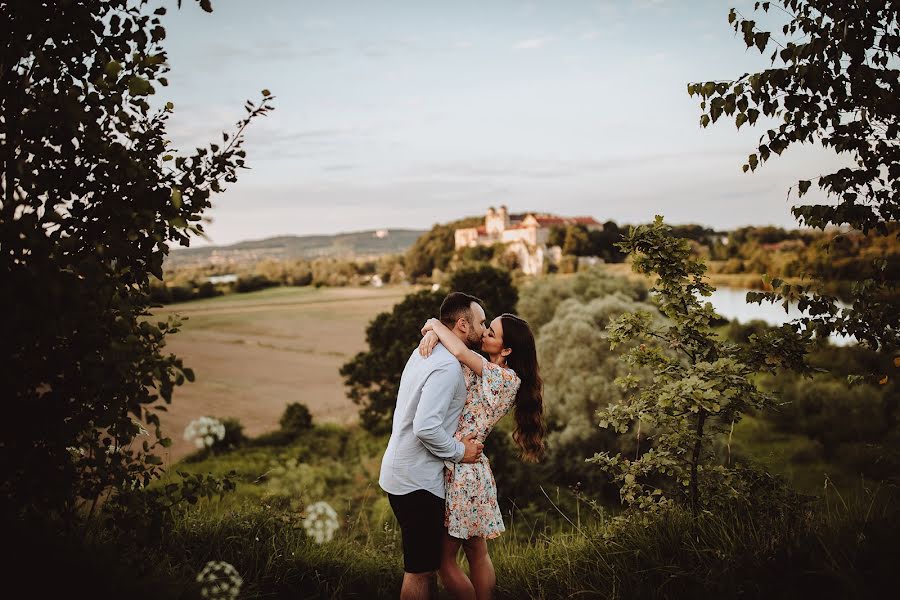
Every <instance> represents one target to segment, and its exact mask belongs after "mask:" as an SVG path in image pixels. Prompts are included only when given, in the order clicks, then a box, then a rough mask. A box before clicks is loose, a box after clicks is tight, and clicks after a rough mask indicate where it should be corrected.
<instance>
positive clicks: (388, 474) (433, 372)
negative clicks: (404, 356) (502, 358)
mask: <svg viewBox="0 0 900 600" xmlns="http://www.w3.org/2000/svg"><path fill="white" fill-rule="evenodd" d="M465 402H466V382H465V379H464V378H463V372H462V367H461V366H460V364H459V361H458V360H457V359H456V357H455V356H453V355H452V354H451V353H450V351H448V350H447V349H446V348H444V346H443V345H442V344H438V345H437V346H435V348H434V352H432V353H431V356H429V357H428V358H423V357H422V356H421V355H420V354H419V351H418V349H416V350H414V351H413V353H412V355H411V356H410V357H409V360H408V361H407V362H406V367H404V369H403V375H402V376H401V378H400V391H399V392H398V394H397V406H396V408H395V409H394V422H393V427H392V429H391V439H390V441H388V446H387V450H386V451H385V453H384V458H383V459H382V461H381V475H380V477H379V479H378V484H379V485H380V486H381V489H383V490H384V491H386V492H388V493H389V494H394V495H397V496H399V495H403V494H408V493H410V492H414V491H416V490H427V491H429V492H431V493H432V494H434V495H435V496H438V497H440V498H443V497H444V461H445V460H448V461H451V462H459V461H460V460H462V458H463V455H464V454H465V450H466V448H465V445H464V444H463V443H462V442H460V441H459V440H457V439H456V438H454V437H453V434H454V433H456V427H457V424H458V421H459V415H460V414H461V413H462V409H463V405H464V404H465Z"/></svg>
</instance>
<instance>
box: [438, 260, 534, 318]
mask: <svg viewBox="0 0 900 600" xmlns="http://www.w3.org/2000/svg"><path fill="white" fill-rule="evenodd" d="M446 287H447V288H448V290H450V291H454V292H465V293H466V294H471V295H473V296H475V297H476V298H481V300H483V301H484V311H485V313H486V314H487V315H488V319H491V318H492V317H496V316H498V315H501V314H503V313H511V312H513V311H514V310H515V308H516V303H517V302H518V301H519V292H518V290H517V289H516V286H515V285H513V281H512V277H511V276H510V274H509V271H507V270H506V269H498V268H496V267H492V266H490V265H486V264H476V265H467V266H463V267H461V268H460V269H458V270H457V271H454V272H453V274H452V275H451V276H450V279H449V280H448V281H447V286H446ZM432 316H437V314H434V315H432Z"/></svg>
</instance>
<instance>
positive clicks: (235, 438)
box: [213, 417, 247, 450]
mask: <svg viewBox="0 0 900 600" xmlns="http://www.w3.org/2000/svg"><path fill="white" fill-rule="evenodd" d="M222 425H223V426H224V427H225V435H224V436H223V437H222V439H221V440H217V441H216V442H215V443H214V444H213V449H214V450H225V449H231V448H237V447H238V446H242V445H243V444H244V443H246V441H247V436H246V435H244V425H243V424H242V423H241V422H240V420H238V419H236V418H234V417H226V418H224V419H222Z"/></svg>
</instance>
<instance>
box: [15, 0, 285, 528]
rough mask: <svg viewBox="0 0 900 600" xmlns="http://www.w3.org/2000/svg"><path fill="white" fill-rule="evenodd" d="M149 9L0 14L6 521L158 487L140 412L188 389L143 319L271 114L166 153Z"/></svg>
mask: <svg viewBox="0 0 900 600" xmlns="http://www.w3.org/2000/svg"><path fill="white" fill-rule="evenodd" d="M144 4H145V3H143V2H137V1H130V0H112V1H100V0H87V1H84V2H78V3H66V4H65V6H60V5H58V3H40V2H25V1H17V2H10V3H3V4H2V5H0V16H2V20H3V22H4V23H5V24H6V25H5V30H6V38H5V39H6V42H3V48H4V50H3V52H4V59H3V61H2V64H3V67H2V68H3V69H4V72H3V76H2V78H0V89H2V93H0V115H2V121H0V132H2V135H0V139H2V142H0V144H2V145H0V172H2V174H3V179H2V200H0V202H2V208H0V246H2V248H3V253H2V256H0V277H2V279H3V282H4V284H3V286H2V290H3V291H2V305H3V306H4V309H5V314H6V316H7V326H6V327H5V329H4V334H3V337H4V347H5V348H6V355H5V360H4V361H3V366H2V367H0V369H2V370H0V379H2V381H3V382H4V386H5V393H6V399H7V408H8V413H7V415H6V418H5V419H4V421H3V423H4V424H3V425H2V429H0V439H2V443H0V470H2V472H3V474H4V475H3V480H2V484H0V504H2V505H3V510H4V512H5V513H6V512H12V513H22V512H34V513H36V514H42V515H49V514H53V513H55V514H60V515H68V516H74V514H75V513H76V511H77V509H78V507H80V506H83V505H85V504H88V505H90V506H92V507H93V506H96V504H97V502H98V500H99V499H100V497H101V496H103V495H104V494H105V493H106V492H107V491H109V490H110V489H122V487H123V486H131V485H132V484H133V483H139V484H145V483H147V482H148V481H149V480H151V479H152V478H153V477H156V476H157V475H158V474H159V470H160V466H159V465H160V464H161V459H160V458H159V457H158V456H157V455H156V454H154V452H155V451H156V450H157V448H158V447H159V446H168V445H169V443H170V442H169V440H168V439H167V438H165V437H164V436H163V434H162V433H161V432H160V430H159V419H158V417H157V416H156V414H155V413H154V412H153V408H154V407H153V405H154V404H156V403H157V401H158V400H159V399H160V398H162V400H163V401H164V402H165V403H169V402H170V401H171V399H172V391H173V389H174V387H175V386H177V385H180V384H182V383H183V382H184V381H185V380H191V379H193V373H192V372H191V370H190V369H187V368H185V367H184V366H183V364H182V362H181V360H180V359H178V358H177V357H175V356H173V355H171V354H170V355H165V354H163V351H162V348H163V345H164V343H165V337H166V335H167V334H169V333H174V332H176V331H177V330H178V326H177V323H176V322H174V321H170V322H168V323H166V322H154V321H150V320H147V319H145V318H143V317H145V316H146V315H147V314H148V308H149V307H150V304H151V300H150V297H149V291H150V278H151V276H155V277H157V278H161V277H162V276H163V273H162V263H163V259H164V257H165V256H166V254H167V253H168V251H169V245H170V244H171V243H178V244H181V245H185V246H186V245H188V244H189V242H190V236H191V234H202V231H203V227H202V225H201V224H200V223H199V221H200V220H201V217H202V215H203V212H204V210H205V209H206V208H208V207H209V206H210V196H211V194H212V193H217V192H220V191H222V190H223V185H224V184H227V183H233V182H235V181H236V174H237V171H238V169H240V168H244V156H245V154H244V151H243V150H242V143H243V132H244V130H245V128H246V126H247V125H248V124H249V123H250V122H251V121H253V120H254V119H256V118H258V117H260V116H264V115H266V114H267V113H268V112H269V111H270V110H271V109H272V106H271V104H270V103H269V102H270V100H271V98H272V97H271V95H270V93H269V92H268V90H263V100H262V102H261V103H260V104H259V105H257V104H254V103H251V102H248V103H247V105H246V107H245V108H246V110H247V116H246V118H245V119H242V120H241V121H240V122H239V123H238V125H237V130H236V132H235V133H231V134H228V133H226V134H223V141H222V142H220V143H212V144H210V145H209V146H208V147H204V148H198V149H197V151H196V152H195V153H194V154H193V155H178V154H177V152H176V150H175V149H174V148H171V147H170V145H169V142H168V141H167V139H166V138H167V134H166V124H167V120H168V118H169V116H170V114H171V113H172V111H173V110H174V107H173V105H172V104H171V103H166V104H165V106H164V107H163V108H161V109H154V108H152V107H151V105H150V102H149V96H151V95H153V94H154V93H155V92H156V91H157V88H158V86H163V87H164V86H166V85H167V84H168V82H167V81H166V78H165V74H166V72H167V71H168V69H169V67H168V64H167V62H166V61H167V54H166V52H165V51H164V50H163V47H162V42H163V40H164V39H165V30H164V28H163V27H162V25H161V23H160V15H162V14H164V13H165V9H163V8H160V9H157V10H156V11H155V12H154V13H153V14H146V13H145V12H144ZM200 4H201V6H202V7H204V9H205V10H207V11H209V10H212V9H211V7H209V2H208V1H207V0H203V1H201V2H200ZM176 156H177V157H176ZM132 418H136V419H137V420H139V421H143V422H144V423H147V424H148V425H153V426H154V427H155V437H156V441H155V442H154V443H153V444H152V445H151V444H149V443H147V442H145V443H143V444H141V445H139V444H132V442H133V441H135V435H136V428H135V426H134V424H133V422H132ZM70 449H75V450H76V451H77V452H75V453H73V452H71V451H70Z"/></svg>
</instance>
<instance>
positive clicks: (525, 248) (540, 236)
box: [455, 206, 603, 275]
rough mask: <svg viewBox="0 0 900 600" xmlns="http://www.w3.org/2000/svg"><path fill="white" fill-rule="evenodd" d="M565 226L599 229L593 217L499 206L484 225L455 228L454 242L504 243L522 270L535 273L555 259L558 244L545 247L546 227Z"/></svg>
mask: <svg viewBox="0 0 900 600" xmlns="http://www.w3.org/2000/svg"><path fill="white" fill-rule="evenodd" d="M569 225H584V226H585V227H587V228H588V229H589V230H593V229H602V228H603V225H602V224H600V223H598V222H597V221H596V220H595V219H594V218H593V217H559V216H556V215H550V214H545V213H524V214H517V215H511V214H509V211H507V209H506V207H505V206H501V207H500V208H499V209H494V207H491V208H489V209H488V211H487V215H486V216H485V219H484V225H480V226H478V227H469V228H464V229H457V230H456V232H455V245H456V249H457V250H460V249H462V248H467V247H472V246H493V245H494V244H498V243H499V244H505V245H506V246H507V248H506V253H507V254H513V255H515V256H516V259H517V261H518V264H519V265H520V267H521V269H522V271H523V272H525V273H527V274H529V275H535V274H538V273H541V272H543V268H544V261H545V260H546V261H549V262H550V263H551V264H554V263H556V262H557V261H559V258H560V255H561V252H560V249H559V247H558V246H555V247H553V248H548V247H547V240H548V238H549V237H550V230H551V229H552V228H553V227H566V226H569Z"/></svg>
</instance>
